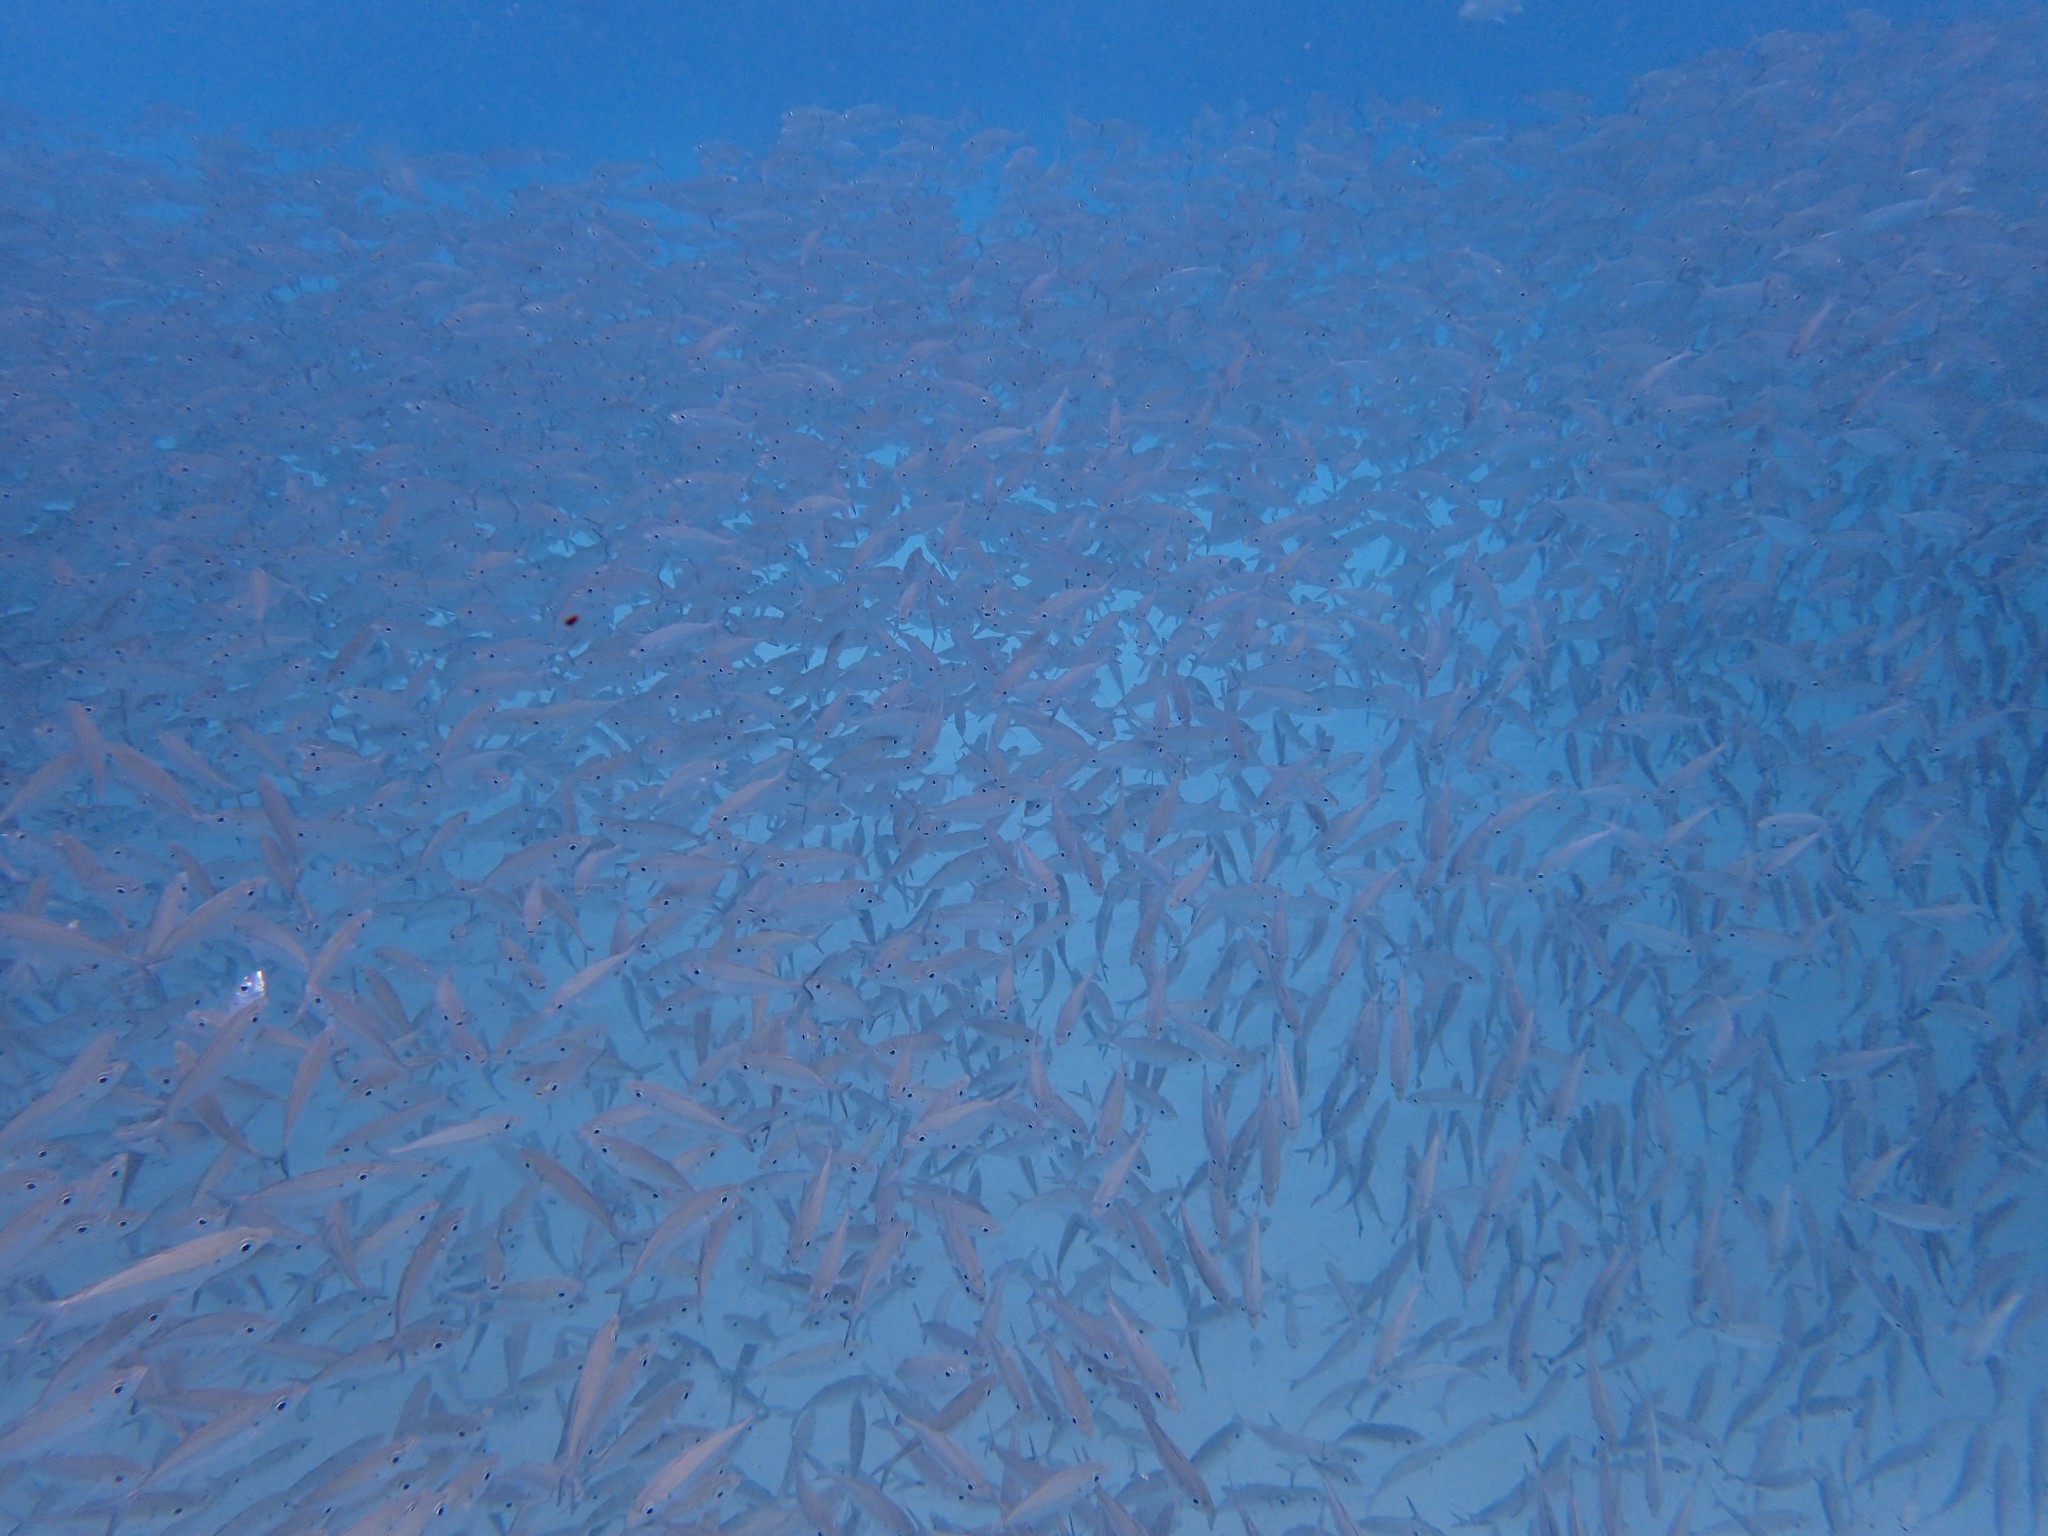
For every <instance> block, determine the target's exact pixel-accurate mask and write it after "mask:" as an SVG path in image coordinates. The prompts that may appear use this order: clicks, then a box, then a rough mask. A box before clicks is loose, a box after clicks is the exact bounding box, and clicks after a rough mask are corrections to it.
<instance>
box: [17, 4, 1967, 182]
mask: <svg viewBox="0 0 2048 1536" xmlns="http://www.w3.org/2000/svg"><path fill="white" fill-rule="evenodd" d="M1846 9H1849V8H1845V7H1843V6H1840V5H1833V4H1825V3H1815V0H1790V3H1779V4H1765V3H1762V0H1743V3H1716V4H1712V5H1699V6H1677V5H1645V4H1637V3H1605V0H1601V3H1585V4H1581V3H1570V0H1532V3H1530V4H1529V5H1527V6H1526V7H1525V9H1524V12H1523V13H1522V14H1520V15H1517V16H1515V17H1513V18H1512V19H1511V20H1510V21H1506V22H1498V23H1486V22H1461V21H1460V20H1459V19H1458V16H1457V10H1458V7H1457V5H1456V3H1455V0H1416V3H1411V4H1389V3H1370V0H1358V3H1352V4H1342V3H1312V0H1276V3H1251V0H1243V3H1237V4H1219V3H1213V0H1197V3H1192V4H1169V3H1159V4H1135V3H1118V4H1111V5H1029V6H1025V5H997V4H993V3H989V0H966V3H947V0H916V3H885V4H874V5H868V4H862V5H854V4H841V3H828V4H806V3H801V0H798V3H779V4H778V3H769V0H737V3H733V4H718V5H711V4H696V3H688V4H686V3H669V4H664V3H659V0H582V3H570V4H547V3H538V0H515V3H495V4H484V3H477V0H449V3H436V4H431V5H409V4H396V3H392V4H367V5H348V6H344V5H334V4H325V3H319V0H284V3H275V4H273V3H261V0H221V3H217V4H212V5H207V6H191V7H182V6H163V5H155V4H150V3H147V0H80V3H62V0H18V3H16V4H13V5H10V6H8V7H7V8H6V14H5V15H4V16H0V100H4V101H8V102H11V103H14V104H16V105H18V106H21V107H25V108H27V109H29V110H31V111H33V112H35V113H38V114H40V115H42V116H44V117H49V118H56V119H59V120H64V121H78V122H82V123H86V124H91V125H94V126H97V127H102V128H104V127H108V126H112V125H117V124H122V123H125V122H127V121H129V120H130V119H131V118H133V117H135V116H136V115H138V114H140V113H142V112H144V111H146V110H148V109H150V108H153V107H156V106H158V105H163V106H168V107H170V108H173V109H175V110H177V111H179V112H183V113H189V114H191V117H192V118H193V120H195V121H196V122H198V123H199V124H201V125H203V126H204V127H206V128H208V129H220V128H225V127H228V126H230V125H241V126H243V127H246V128H249V129H252V130H254V131H257V132H264V131H267V130H269V129H272V128H276V127H283V126H296V127H310V128H329V127H331V126H333V125H335V124H337V123H350V124H356V125H359V126H360V127H361V128H362V130H363V131H364V132H365V133H366V134H367V135H368V136H369V137H370V138H371V139H372V140H373V141H374V142H377V143H381V144H389V145H392V146H394V147H397V148H400V149H404V150H410V151H414V152H420V151H430V150H439V149H461V150H468V151H472V152H474V151H478V150H484V149H492V148H500V147H504V146H508V145H510V146H521V147H524V146H537V147H541V148H546V149H550V150H554V151H558V152H561V153H565V154H569V155H572V156H575V157H576V158H578V159H579V160H598V159H639V158H654V159H660V160H665V161H672V160H676V159H678V158H679V157H684V156H687V155H688V154H689V153H690V151H691V149H692V148H693V146H695V145H696V144H699V143H702V142H704V141H706V140H711V139H718V140H732V141H737V142H741V143H749V144H757V143H760V142H763V141H764V140H765V139H766V138H767V137H768V136H769V135H771V134H772V133H773V132H774V131H775V127H776V125H777V122H778V121H779V119H780V116H781V114H782V113H783V112H785V111H787V110H789V109H791V108H795V107H807V106H828V107H851V106H861V105H866V104H868V103H872V102H880V103H885V104H888V105H891V106H895V107H898V108H900V109H901V110H903V111H905V112H915V113H928V114H931V115H934V116H939V117H952V116H954V115H956V114H959V113H970V114H972V115H973V116H974V117H975V118H976V119H978V120H979V121H980V122H981V123H983V124H985V125H990V126H1000V127H1013V128H1021V129H1024V130H1026V131H1028V132H1031V133H1033V134H1035V135H1052V134H1056V133H1057V132H1058V131H1059V130H1060V129H1061V127H1062V126H1063V125H1064V123H1065V121H1066V119H1067V117H1068V116H1069V115H1070V114H1078V115H1080V116H1082V117H1085V118H1090V119H1117V120H1121V121H1125V122H1130V123H1134V124H1138V125H1140V126H1142V127H1144V128H1145V129H1147V130H1148V131H1150V132H1153V133H1157V134H1162V135H1168V136H1177V135H1178V134H1179V133H1180V132H1181V131H1182V130H1183V129H1184V128H1185V127H1186V126H1187V124H1188V123H1189V122H1190V121H1191V120H1192V119H1193V118H1194V116H1195V115H1196V114H1197V113H1198V112H1200V111H1202V110H1204V109H1205V108H1206V109H1209V110H1213V111H1218V112H1222V113H1224V114H1226V115H1233V114H1236V113H1239V112H1245V111H1249V112H1255V113H1263V112H1283V113H1286V112H1299V111H1300V110H1302V108H1303V107H1304V106H1305V104H1306V103H1307V101H1308V99H1309V98H1310V96H1311V95H1312V94H1316V93H1320V94H1322V95H1323V96H1326V97H1328V98H1329V99H1330V100H1331V101H1333V102H1336V103H1338V104H1340V105H1342V106H1347V107H1349V106H1354V105H1356V104H1358V103H1361V102H1364V101H1368V100H1370V99H1372V98H1375V97H1378V98H1384V99H1387V100H1392V101H1404V100H1410V99H1416V100H1421V101H1426V102H1430V103H1433V104H1435V105H1437V106H1439V107H1441V108H1442V109H1444V110H1446V111H1449V112H1453V113H1471V114H1478V115H1482V116H1486V117H1502V116H1506V115H1509V114H1513V113H1516V112H1519V111H1522V110H1525V107H1526V100H1527V98H1529V97H1532V96H1536V95H1539V94H1541V93H1544V92H1550V91H1570V92H1576V93H1580V94H1583V95H1585V96H1588V97H1590V98H1591V99H1592V100H1594V101H1595V102H1597V103H1599V104H1600V105H1602V106H1604V107H1614V106H1619V105H1620V104H1621V103H1622V101H1623V100H1624V99H1625V97H1626V94H1627V89H1628V83H1629V81H1630V80H1631V79H1633V78H1634V77H1635V76H1637V75H1639V74H1641V73H1643V72H1644V71H1647V70H1653V69H1663V68H1668V67H1670V66H1672V65H1674V64H1678V63H1681V62H1683V61H1684V60H1686V59H1689V58H1692V57H1695V56H1697V55H1699V54H1701V53H1704V52H1706V51H1708V50H1709V49H1713V48H1726V47H1739V46H1741V45H1742V44H1743V43H1746V42H1748V41H1749V40H1750V39H1751V38H1753V37H1755V36H1757V35H1759V34H1760V33H1763V32H1768V31H1772V30H1777V29H1793V30H1796V29H1799V28H1815V27H1823V26H1829V25H1839V24H1840V21H1841V18H1842V16H1843V14H1844V11H1845V10H1846ZM1864 9H1865V10H1866V11H1868V12H1871V13H1881V14H1885V15H1891V16H1897V17H1900V18H1901V19H1905V18H1910V17H1927V16H1937V15H1949V14H1955V13H1957V12H1959V11H1964V10H1968V9H1970V8H1968V7H1960V6H1956V5H1939V6H1936V5H1924V4H1923V5H1903V6H1882V5H1880V6H1875V7H1865V8H1864ZM1976 9H1978V10H1980V11H1981V9H1982V8H1981V7H1978V8H1976Z"/></svg>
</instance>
